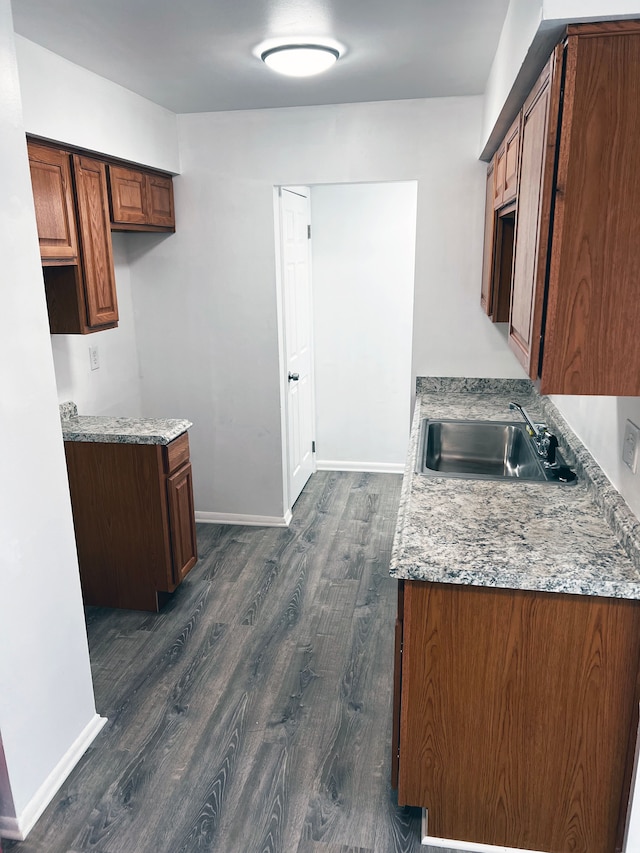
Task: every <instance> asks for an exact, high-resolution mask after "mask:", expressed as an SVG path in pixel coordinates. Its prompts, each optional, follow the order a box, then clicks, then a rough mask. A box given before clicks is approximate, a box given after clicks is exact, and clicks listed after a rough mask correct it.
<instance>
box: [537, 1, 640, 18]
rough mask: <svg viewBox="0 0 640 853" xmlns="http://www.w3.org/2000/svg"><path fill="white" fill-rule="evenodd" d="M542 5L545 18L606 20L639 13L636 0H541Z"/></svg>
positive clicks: (639, 8) (638, 5) (633, 15)
mask: <svg viewBox="0 0 640 853" xmlns="http://www.w3.org/2000/svg"><path fill="white" fill-rule="evenodd" d="M542 7H543V17H544V19H545V20H554V19H560V20H567V21H580V20H596V19H598V18H601V19H603V20H607V19H611V18H624V17H635V16H636V15H638V14H640V4H638V0H543V2H542Z"/></svg>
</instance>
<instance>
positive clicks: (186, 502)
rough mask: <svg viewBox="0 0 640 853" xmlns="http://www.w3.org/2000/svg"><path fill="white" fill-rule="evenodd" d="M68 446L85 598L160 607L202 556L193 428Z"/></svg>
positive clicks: (108, 603)
mask: <svg viewBox="0 0 640 853" xmlns="http://www.w3.org/2000/svg"><path fill="white" fill-rule="evenodd" d="M65 453H66V457H67V470H68V474H69V488H70V492H71V503H72V508H73V521H74V527H75V534H76V544H77V549H78V562H79V566H80V580H81V583H82V594H83V599H84V603H85V604H87V605H97V606H103V607H122V608H128V609H133V610H151V611H157V610H159V609H160V607H161V605H162V603H163V601H164V599H165V598H166V594H167V593H171V592H173V591H174V590H175V589H176V587H177V586H178V585H179V584H180V582H181V581H182V580H183V579H184V577H185V576H186V574H187V573H188V572H189V571H190V570H191V569H192V568H193V566H194V565H195V564H196V561H197V546H196V531H195V516H194V505H193V485H192V474H191V464H190V462H189V438H188V434H187V433H184V434H183V435H181V436H180V437H179V438H177V439H175V440H174V441H172V442H171V443H170V444H168V445H156V444H113V443H99V442H84V441H77V442H74V441H66V442H65Z"/></svg>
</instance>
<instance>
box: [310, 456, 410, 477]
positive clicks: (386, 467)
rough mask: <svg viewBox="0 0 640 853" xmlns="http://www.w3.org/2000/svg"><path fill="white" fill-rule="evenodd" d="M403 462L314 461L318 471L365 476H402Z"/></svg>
mask: <svg viewBox="0 0 640 853" xmlns="http://www.w3.org/2000/svg"><path fill="white" fill-rule="evenodd" d="M404 466H405V463H404V462H398V463H396V462H342V461H340V462H338V461H336V460H334V459H316V468H317V469H318V471H362V472H363V473H366V474H404Z"/></svg>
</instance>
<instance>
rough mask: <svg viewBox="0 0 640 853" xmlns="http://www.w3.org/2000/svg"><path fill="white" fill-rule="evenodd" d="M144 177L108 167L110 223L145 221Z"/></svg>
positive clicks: (142, 174)
mask: <svg viewBox="0 0 640 853" xmlns="http://www.w3.org/2000/svg"><path fill="white" fill-rule="evenodd" d="M145 177H146V175H145V174H144V173H143V172H136V171H134V170H133V169H123V168H122V167H121V166H109V188H110V190H111V192H110V201H111V221H112V222H122V223H127V222H135V223H138V224H142V225H144V224H145V223H146V221H147V210H146V207H147V204H146V198H147V196H146V184H145Z"/></svg>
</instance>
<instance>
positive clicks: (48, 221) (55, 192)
mask: <svg viewBox="0 0 640 853" xmlns="http://www.w3.org/2000/svg"><path fill="white" fill-rule="evenodd" d="M29 168H30V170H31V184H32V186H33V201H34V205H35V210H36V222H37V225H38V240H39V242H40V256H41V258H42V263H43V265H45V264H55V263H64V264H69V263H77V261H78V234H77V228H76V213H75V205H74V200H73V186H72V184H71V164H70V162H69V154H68V153H67V152H66V151H60V150H58V149H57V148H47V147H46V146H44V145H34V144H31V143H30V144H29Z"/></svg>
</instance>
